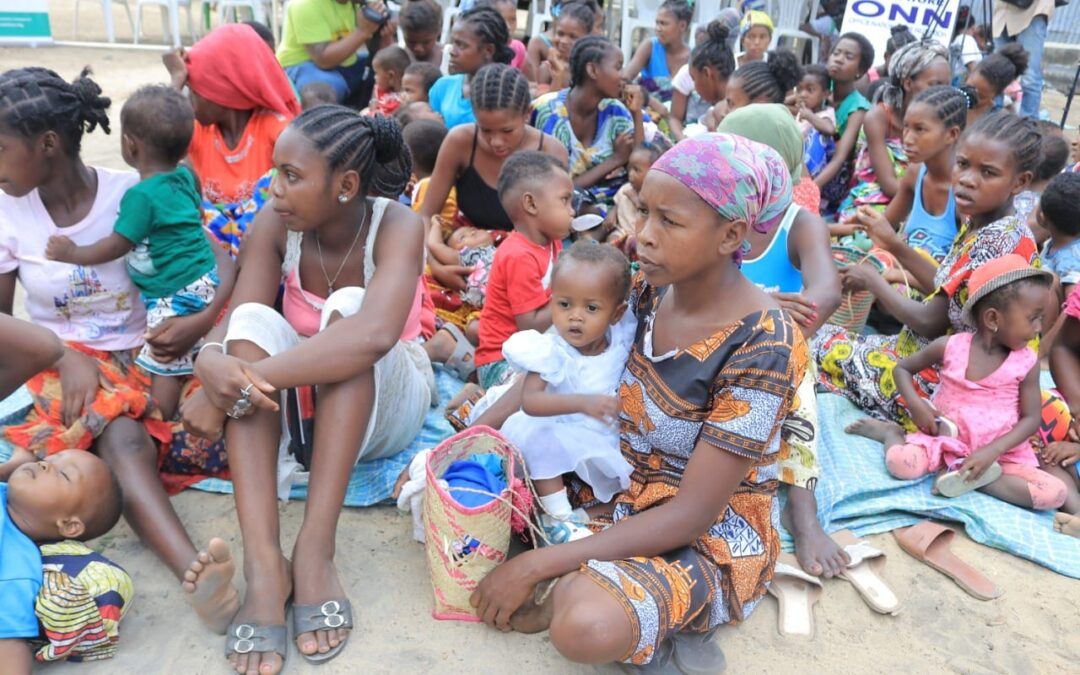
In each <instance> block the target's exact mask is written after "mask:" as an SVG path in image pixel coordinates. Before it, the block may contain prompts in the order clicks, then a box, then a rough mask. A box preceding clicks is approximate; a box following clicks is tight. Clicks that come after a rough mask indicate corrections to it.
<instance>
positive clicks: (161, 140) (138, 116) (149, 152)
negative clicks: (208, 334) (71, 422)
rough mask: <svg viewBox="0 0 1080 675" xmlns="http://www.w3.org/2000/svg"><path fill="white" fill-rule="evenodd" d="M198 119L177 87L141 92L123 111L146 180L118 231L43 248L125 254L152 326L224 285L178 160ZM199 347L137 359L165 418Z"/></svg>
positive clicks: (131, 152)
mask: <svg viewBox="0 0 1080 675" xmlns="http://www.w3.org/2000/svg"><path fill="white" fill-rule="evenodd" d="M194 124H195V116H194V113H193V112H192V108H191V104H190V103H189V102H188V100H187V98H186V97H184V96H183V95H182V94H180V93H179V92H178V91H176V90H174V89H172V88H170V87H165V86H159V85H153V86H147V87H143V88H141V89H139V90H138V91H136V92H135V94H134V95H132V97H131V98H130V99H128V101H127V103H125V104H124V107H123V109H122V110H121V111H120V131H121V136H122V138H121V148H122V152H123V156H124V161H125V162H127V163H128V164H129V165H130V166H132V167H134V168H135V169H136V170H138V172H139V177H140V178H141V179H142V180H141V181H140V182H139V183H137V184H136V185H134V186H133V187H132V188H130V189H129V190H128V191H127V192H126V193H125V194H124V196H123V198H122V199H121V200H120V213H119V214H118V216H117V218H116V225H115V227H114V229H113V233H112V234H111V235H109V236H108V237H106V238H104V239H101V240H99V241H97V242H95V243H93V244H89V245H86V246H79V245H77V244H76V243H75V242H74V241H72V240H71V239H70V238H68V237H65V236H53V237H50V238H49V243H48V246H47V247H46V249H45V255H46V256H47V257H48V258H49V259H50V260H57V261H60V262H66V263H71V264H75V265H100V264H103V263H106V262H109V261H111V260H116V259H117V258H120V257H122V256H126V262H127V268H128V274H130V275H131V280H132V281H133V282H134V283H135V285H136V286H137V287H138V288H139V291H140V295H141V296H142V300H143V303H144V304H145V305H146V310H147V311H146V323H147V329H148V330H150V329H153V328H154V327H155V326H157V325H158V324H160V323H162V322H163V321H165V320H166V319H169V318H172V317H175V316H187V315H190V314H196V313H198V312H201V311H202V310H204V309H206V307H207V305H209V304H210V302H211V301H213V299H214V293H215V292H216V290H217V287H218V284H219V283H220V282H219V279H218V274H217V263H216V260H215V257H214V251H213V249H212V248H211V245H210V242H209V240H208V239H207V238H206V236H205V235H204V234H203V228H202V211H201V207H200V205H201V201H202V200H201V197H200V196H199V186H198V185H197V183H196V180H195V175H194V174H193V173H192V172H191V170H190V169H188V168H187V167H186V166H181V165H179V163H180V160H182V159H183V158H184V156H185V155H186V154H187V148H188V145H189V144H190V143H191V136H192V133H193V131H194ZM200 344H201V343H200ZM199 346H200V345H199V344H197V345H195V347H193V348H192V349H191V351H190V352H188V353H187V354H186V355H184V356H182V357H180V358H178V359H175V360H173V361H170V362H168V363H163V362H161V361H158V360H157V359H155V358H154V356H153V354H152V352H151V349H150V346H149V345H143V348H142V351H141V352H140V353H139V356H138V358H137V359H136V363H138V364H139V365H140V366H142V367H143V368H145V369H146V370H147V371H149V372H150V373H151V374H152V375H153V385H152V387H151V393H152V394H153V396H154V398H155V399H156V400H157V402H158V405H159V407H160V408H161V412H162V415H163V416H164V417H165V419H172V417H173V415H174V414H175V412H176V407H177V404H178V401H179V398H180V387H181V381H180V379H179V377H178V376H181V375H190V374H191V372H192V367H193V363H194V354H195V353H196V352H197V351H198V348H199Z"/></svg>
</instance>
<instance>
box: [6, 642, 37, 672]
mask: <svg viewBox="0 0 1080 675" xmlns="http://www.w3.org/2000/svg"><path fill="white" fill-rule="evenodd" d="M0 662H2V663H3V664H4V672H5V673H11V675H30V672H31V670H32V668H33V665H34V657H33V655H32V654H31V652H30V644H29V643H28V642H27V641H26V640H24V639H22V638H3V639H0Z"/></svg>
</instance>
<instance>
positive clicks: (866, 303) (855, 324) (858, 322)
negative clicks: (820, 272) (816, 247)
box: [827, 244, 885, 333]
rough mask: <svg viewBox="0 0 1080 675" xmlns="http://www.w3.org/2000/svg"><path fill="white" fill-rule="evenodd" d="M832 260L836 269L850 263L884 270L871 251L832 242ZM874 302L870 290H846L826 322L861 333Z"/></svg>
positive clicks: (880, 270) (883, 266) (879, 270)
mask: <svg viewBox="0 0 1080 675" xmlns="http://www.w3.org/2000/svg"><path fill="white" fill-rule="evenodd" d="M832 254H833V261H834V262H835V263H836V267H837V269H844V268H846V267H850V266H851V265H873V266H874V268H875V269H876V270H877V271H878V272H879V273H880V272H883V271H884V270H885V265H884V263H882V262H881V261H880V260H878V259H877V258H876V257H875V256H874V255H873V254H872V253H867V252H866V251H861V250H859V249H857V248H851V247H850V246H841V245H840V244H833V246H832ZM873 304H874V296H873V295H872V294H871V293H870V291H855V292H846V293H844V295H843V297H842V298H841V300H840V306H839V307H838V308H837V309H836V311H835V312H834V313H833V315H832V316H830V317H829V319H828V321H827V323H831V324H833V325H834V326H840V327H842V328H844V329H845V330H847V331H848V332H851V333H861V332H862V331H863V329H864V328H866V317H867V316H869V314H870V307H871V306H873Z"/></svg>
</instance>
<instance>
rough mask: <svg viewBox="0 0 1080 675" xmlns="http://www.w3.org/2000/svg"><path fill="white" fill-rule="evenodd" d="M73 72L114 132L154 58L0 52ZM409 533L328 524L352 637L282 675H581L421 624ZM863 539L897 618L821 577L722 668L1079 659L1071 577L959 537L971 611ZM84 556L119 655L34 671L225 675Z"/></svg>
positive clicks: (59, 11) (132, 559)
mask: <svg viewBox="0 0 1080 675" xmlns="http://www.w3.org/2000/svg"><path fill="white" fill-rule="evenodd" d="M51 4H52V7H53V23H54V30H55V32H56V33H57V35H58V37H60V38H64V39H67V38H68V36H69V35H70V33H69V31H70V28H71V18H70V17H71V8H72V7H73V6H74V0H52V2H51ZM132 4H134V3H132ZM99 8H100V5H98V4H97V3H93V2H85V3H83V7H82V12H83V25H82V27H81V29H82V31H83V34H82V35H81V36H80V37H81V38H83V39H87V38H96V37H99V36H101V35H103V30H104V29H103V24H102V23H101V13H100V9H99ZM115 12H116V18H117V24H118V26H120V27H121V28H120V30H119V34H120V37H121V39H125V37H126V36H127V34H128V33H126V32H125V31H126V30H127V28H126V19H124V17H123V13H122V10H120V9H116V10H115ZM150 18H151V19H154V20H151V21H149V22H148V25H149V26H150V27H151V29H156V30H160V29H159V28H158V27H157V26H158V22H157V21H156V18H155V17H150ZM86 64H91V65H93V67H94V70H95V72H96V77H97V79H98V81H99V83H100V84H101V85H102V86H103V88H104V89H105V93H106V94H107V95H109V96H111V97H112V98H113V101H114V105H113V110H112V117H113V119H114V124H116V125H117V126H118V124H119V123H118V121H116V120H117V117H118V115H119V103H120V102H122V100H123V99H124V98H125V97H126V96H128V95H129V94H130V93H131V92H132V91H133V90H134V89H135V88H136V87H138V86H139V85H141V84H144V83H150V82H156V81H163V80H164V70H163V69H162V68H161V67H160V65H159V64H160V62H159V60H158V55H157V54H156V53H153V52H142V51H120V50H98V49H74V48H42V49H37V50H31V49H14V48H8V49H4V48H0V70H3V69H8V68H13V67H20V66H27V65H43V66H47V67H50V68H53V69H55V70H57V71H58V72H60V73H62V74H64V75H65V76H74V75H75V74H76V73H77V72H78V70H79V69H80V68H81V67H82V66H83V65H86ZM1060 100H1061V98H1060V97H1059V96H1057V95H1054V94H1049V95H1048V103H1049V104H1050V105H1051V106H1053V107H1056V108H1057V109H1058V110H1060ZM1076 119H1077V118H1076V117H1075V116H1074V117H1073V120H1074V123H1075V120H1076ZM83 156H84V159H85V160H86V161H87V162H88V163H90V164H98V165H102V166H108V167H118V168H119V167H122V160H121V159H120V153H119V148H118V140H117V136H116V133H115V131H114V133H113V135H112V136H106V135H104V134H101V133H95V134H92V135H90V136H88V137H87V138H86V140H85V142H84V149H83ZM173 502H174V504H175V506H176V508H177V510H178V511H179V513H180V517H181V519H182V520H183V521H184V522H185V523H186V524H187V526H188V528H189V531H190V532H191V535H192V537H193V539H194V540H195V541H196V542H205V541H206V540H208V539H209V538H210V537H212V536H221V537H224V538H225V539H226V540H228V541H229V542H230V543H231V544H232V546H233V547H234V550H235V551H239V546H240V533H239V530H238V528H237V525H236V515H235V508H234V506H233V502H232V499H231V497H226V496H220V495H208V494H204V493H201V492H198V491H194V490H189V491H187V492H185V493H183V494H181V495H179V496H178V497H176V498H175V499H174V500H173ZM279 510H280V515H281V519H282V531H283V542H284V545H285V546H286V547H291V542H292V541H293V538H294V537H295V535H296V532H297V530H298V528H299V525H300V520H301V517H302V513H303V505H302V504H300V503H295V502H294V503H290V504H287V505H282V506H281V507H280V509H279ZM409 532H410V525H409V521H408V518H407V516H405V515H402V514H399V513H398V512H397V511H396V510H395V509H393V508H385V507H384V508H369V509H362V510H359V509H347V510H346V512H345V513H344V514H343V515H342V518H341V530H340V536H339V548H338V564H339V566H340V569H341V576H342V578H343V580H344V581H345V584H346V590H347V592H348V594H349V596H350V597H351V598H352V601H353V603H354V606H355V612H356V622H357V628H356V630H355V631H354V634H353V637H352V640H351V642H350V644H349V646H348V649H347V651H346V652H345V653H344V654H343V655H342V656H341V657H339V658H338V659H336V660H335V661H333V662H332V663H330V664H328V665H327V666H324V667H321V668H319V669H317V670H316V669H315V668H313V667H309V666H307V665H306V664H304V663H303V662H302V661H301V659H300V658H298V655H297V654H296V653H295V651H294V652H293V653H292V654H291V655H290V658H289V661H288V662H287V665H288V668H287V672H290V673H309V672H310V673H315V672H319V673H322V674H324V675H331V674H333V673H351V672H357V671H363V672H372V673H399V672H407V673H412V672H424V673H428V672H430V673H455V672H470V673H480V674H486V673H500V672H507V671H508V670H511V669H512V670H513V671H515V672H517V673H521V674H522V675H526V674H529V673H576V672H591V671H592V670H593V669H591V668H583V667H580V666H575V665H573V664H570V663H568V662H567V661H565V660H563V659H562V658H561V657H560V656H559V655H558V654H557V653H556V652H555V651H554V650H553V649H552V648H551V646H550V644H548V640H547V638H546V637H544V636H521V635H513V634H511V635H502V634H500V633H497V632H495V631H492V630H489V629H487V628H486V627H483V626H478V625H472V624H463V623H455V622H438V621H434V620H433V619H431V616H430V611H431V591H430V586H429V584H428V577H427V571H426V569H425V563H424V557H423V550H422V548H421V547H420V545H418V544H416V543H414V542H413V541H412V540H411V538H410V535H409ZM870 541H871V542H872V543H873V544H874V545H876V546H878V547H880V548H881V549H883V550H884V551H885V552H886V553H887V554H888V560H889V562H888V565H887V567H886V569H885V572H884V577H885V579H886V580H887V581H888V582H889V584H890V585H891V586H892V588H893V589H894V590H895V591H896V592H897V594H898V595H899V596H900V598H901V599H902V601H903V602H904V609H903V611H902V612H901V614H900V615H899V616H897V617H884V616H880V615H877V614H875V613H873V612H871V611H870V610H869V609H868V608H867V607H866V605H864V604H863V602H862V601H861V599H860V598H859V596H858V595H857V594H856V592H855V590H854V589H853V588H852V587H851V585H850V584H848V583H847V582H845V581H841V580H836V581H830V582H827V583H826V588H825V594H824V596H823V598H822V600H821V602H820V604H819V605H818V606H817V610H816V620H817V636H816V638H814V639H813V640H812V641H807V640H797V639H790V638H789V639H784V638H781V637H780V636H779V635H778V634H777V631H776V619H777V610H776V603H775V602H774V601H773V600H772V599H771V598H768V599H766V600H765V602H764V603H763V604H762V605H761V607H760V608H759V609H758V610H757V612H756V613H754V614H753V615H752V617H751V618H750V619H749V621H747V622H746V624H745V625H744V626H742V627H741V628H740V629H737V630H735V629H726V630H725V631H723V632H722V634H721V637H720V640H721V643H722V644H723V646H724V649H725V651H726V654H727V658H728V663H729V671H730V672H775V671H777V670H784V671H799V672H805V673H833V672H837V671H841V670H846V671H848V672H855V673H874V672H901V671H904V672H918V673H923V672H954V673H973V674H974V673H978V674H981V673H1064V672H1076V670H1075V669H1076V663H1077V661H1078V660H1080V633H1078V632H1077V610H1076V594H1077V591H1078V589H1080V584H1078V582H1077V581H1075V580H1072V579H1068V578H1066V577H1063V576H1059V575H1057V574H1054V573H1052V572H1050V571H1048V570H1046V569H1044V568H1041V567H1038V566H1036V565H1033V564H1031V563H1028V562H1026V561H1023V560H1020V559H1017V558H1015V557H1013V556H1011V555H1008V554H1005V553H1002V552H999V551H996V550H993V549H989V548H986V547H983V546H980V545H978V544H975V543H974V542H972V541H971V540H969V539H968V538H967V537H965V536H960V537H958V538H957V541H956V544H955V549H956V551H957V553H958V554H959V555H960V556H961V557H963V558H964V559H965V560H968V561H972V562H974V563H975V564H976V566H977V567H978V568H980V569H981V570H983V571H984V572H985V573H986V574H987V575H988V576H990V577H991V578H992V579H993V580H994V581H995V582H996V583H997V584H998V585H999V586H1001V588H1002V589H1004V590H1005V595H1004V597H1002V598H1000V599H998V600H996V601H993V602H978V601H976V600H973V599H972V598H970V597H969V596H968V595H966V594H965V593H963V592H962V591H961V590H960V589H959V588H958V587H957V586H955V585H954V584H953V583H952V582H951V581H949V580H948V579H946V578H945V577H943V576H942V575H940V574H938V573H936V572H934V571H933V570H931V569H930V568H928V567H925V566H923V565H921V564H918V563H916V562H915V561H914V560H913V559H911V558H909V557H908V556H907V555H906V554H904V553H903V551H901V550H900V549H899V548H898V547H897V545H896V544H895V542H894V540H893V538H892V537H891V536H889V535H887V534H886V535H878V536H875V537H871V538H870ZM1078 545H1080V544H1078ZM97 547H98V548H100V549H101V550H102V551H103V552H104V553H105V554H106V555H109V556H111V557H112V558H114V559H115V560H117V561H118V562H120V563H121V564H123V565H124V566H125V567H126V568H127V570H128V571H129V572H130V573H131V574H132V576H133V577H134V579H135V582H136V593H137V595H136V599H135V602H134V605H133V607H132V609H131V611H130V612H129V613H128V615H127V617H126V619H125V620H124V622H123V625H122V629H121V642H120V652H119V655H118V656H117V657H116V658H115V659H113V660H111V661H107V662H103V663H100V664H82V665H75V664H71V665H58V666H51V667H48V668H41V669H40V670H41V671H42V672H55V673H81V674H83V675H95V674H109V675H113V674H116V673H140V674H141V673H185V674H186V673H224V672H228V671H227V669H226V667H225V664H224V661H223V657H222V655H221V654H222V649H223V642H222V638H220V637H218V636H216V635H213V634H211V633H209V632H208V631H206V630H204V629H203V628H202V626H201V625H200V624H199V622H198V621H197V620H196V618H195V616H194V615H193V614H192V613H191V612H189V611H188V610H187V607H186V605H185V604H184V600H183V597H182V592H181V590H180V588H179V585H178V584H177V583H176V582H175V580H174V579H172V577H171V576H170V575H169V573H168V572H167V571H166V570H165V569H164V567H163V566H162V565H161V564H160V563H158V561H157V560H156V558H155V557H154V556H153V555H152V554H151V553H150V552H149V551H148V550H146V549H145V548H143V547H142V545H141V544H140V543H139V542H138V540H137V539H136V538H135V536H134V535H133V533H132V532H131V530H130V528H128V527H127V526H126V525H123V524H121V525H120V526H119V527H117V528H116V529H115V530H114V531H113V532H112V533H110V534H109V535H108V536H107V537H105V538H103V539H102V540H100V541H99V542H97ZM606 670H607V669H605V671H606ZM0 671H3V667H2V666H0Z"/></svg>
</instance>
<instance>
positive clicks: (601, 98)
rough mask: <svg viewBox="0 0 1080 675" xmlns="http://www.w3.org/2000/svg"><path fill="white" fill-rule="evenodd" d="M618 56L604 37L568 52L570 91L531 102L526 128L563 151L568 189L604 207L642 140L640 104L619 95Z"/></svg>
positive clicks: (587, 39)
mask: <svg viewBox="0 0 1080 675" xmlns="http://www.w3.org/2000/svg"><path fill="white" fill-rule="evenodd" d="M622 67H623V55H622V51H620V50H619V48H618V47H616V46H615V45H613V44H612V43H611V41H609V40H608V39H607V38H604V37H600V36H599V35H590V36H588V37H585V38H582V39H580V40H578V41H577V43H575V44H574V48H573V50H572V51H571V52H570V88H569V89H563V90H561V91H553V92H550V93H547V94H544V95H543V96H541V97H539V98H537V99H536V100H535V101H534V102H533V113H532V125H533V126H534V127H536V128H537V129H539V130H541V131H543V132H544V133H546V134H551V135H552V136H554V137H555V138H556V139H558V141H559V142H560V143H562V144H563V145H564V146H565V147H566V151H567V153H568V154H569V156H570V176H571V177H572V178H573V179H574V187H575V188H576V189H578V190H582V191H585V192H586V193H587V194H588V196H589V198H590V199H591V200H592V201H593V202H595V203H597V204H601V205H604V206H607V207H610V206H611V205H612V201H613V200H614V198H615V193H616V192H618V191H619V188H620V187H622V184H623V183H625V182H626V180H627V179H626V164H627V162H628V161H629V160H630V154H631V153H632V152H633V150H634V148H635V147H637V146H638V145H640V144H641V143H642V142H643V141H644V140H645V130H644V123H643V120H642V114H641V108H640V106H635V107H636V109H635V110H630V109H628V108H627V106H626V105H624V104H623V102H622V101H621V100H620V98H621V97H622V95H623V86H624V82H623V76H622Z"/></svg>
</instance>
